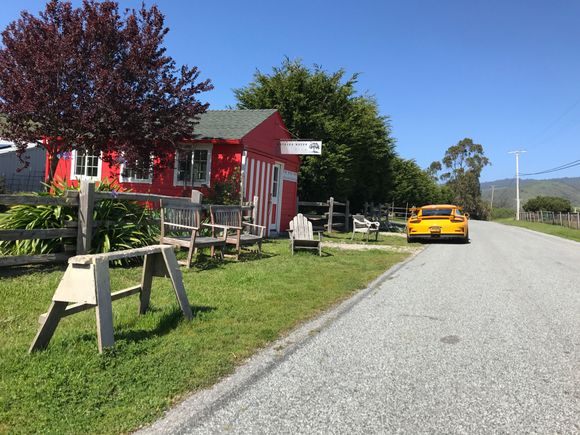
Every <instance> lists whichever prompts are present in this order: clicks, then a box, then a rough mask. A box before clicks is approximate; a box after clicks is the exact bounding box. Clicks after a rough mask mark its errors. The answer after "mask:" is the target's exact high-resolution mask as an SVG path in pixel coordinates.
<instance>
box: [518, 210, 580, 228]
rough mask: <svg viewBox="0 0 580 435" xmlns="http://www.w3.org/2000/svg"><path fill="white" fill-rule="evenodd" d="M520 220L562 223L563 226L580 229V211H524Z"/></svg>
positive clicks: (553, 223)
mask: <svg viewBox="0 0 580 435" xmlns="http://www.w3.org/2000/svg"><path fill="white" fill-rule="evenodd" d="M520 220H522V221H528V222H541V223H545V224H552V225H560V226H563V227H568V228H574V229H577V230H580V212H576V213H556V212H553V211H538V212H531V211H522V212H520Z"/></svg>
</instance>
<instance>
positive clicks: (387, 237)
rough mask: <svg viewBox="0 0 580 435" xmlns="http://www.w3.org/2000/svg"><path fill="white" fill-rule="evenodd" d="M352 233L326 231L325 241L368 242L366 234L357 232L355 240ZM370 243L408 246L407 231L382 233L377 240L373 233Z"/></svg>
mask: <svg viewBox="0 0 580 435" xmlns="http://www.w3.org/2000/svg"><path fill="white" fill-rule="evenodd" d="M351 237H352V232H351V233H337V232H333V233H331V234H328V233H324V234H323V235H322V241H323V242H332V243H363V244H367V239H366V234H362V233H356V235H355V236H354V240H351V239H350V238H351ZM368 244H369V245H389V246H408V244H407V238H406V237H405V233H380V234H379V239H378V240H377V241H375V235H374V234H371V235H370V237H369V241H368Z"/></svg>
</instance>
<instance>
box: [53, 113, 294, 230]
mask: <svg viewBox="0 0 580 435" xmlns="http://www.w3.org/2000/svg"><path fill="white" fill-rule="evenodd" d="M288 139H290V134H289V133H288V130H287V129H286V127H285V126H284V121H283V120H282V118H281V116H280V114H279V113H278V111H277V110H275V109H266V110H210V111H208V112H206V113H204V114H203V115H201V117H200V120H199V123H198V124H197V125H195V128H194V133H193V134H192V136H191V137H189V138H184V139H183V141H182V142H181V143H180V144H179V146H178V151H177V152H176V153H175V156H174V159H173V160H174V162H175V164H174V165H173V167H168V168H161V167H157V166H154V167H153V168H152V169H151V171H149V172H147V171H143V172H138V171H131V170H128V169H126V168H124V167H123V165H120V166H110V165H108V164H107V163H105V162H103V161H102V160H101V159H100V158H99V156H98V155H89V154H87V153H82V152H76V151H73V152H72V153H71V155H70V157H69V158H68V159H61V160H60V162H59V164H58V167H57V171H56V174H55V175H56V177H58V178H61V179H67V180H71V181H70V183H71V184H76V183H77V182H78V180H81V179H89V180H95V181H99V180H103V179H106V178H108V179H116V180H118V181H119V182H120V183H121V185H123V186H124V187H126V188H129V189H131V190H132V191H134V192H146V193H154V194H162V195H171V196H187V197H189V196H190V195H191V191H192V189H196V190H200V191H201V192H203V193H205V194H207V193H208V192H209V190H210V189H211V188H212V186H213V185H215V183H219V182H223V181H225V180H228V179H230V180H231V179H235V174H236V171H239V174H240V177H239V178H240V184H241V186H240V189H241V192H242V197H243V199H244V200H245V201H252V199H253V197H254V196H258V198H259V201H258V214H257V216H258V219H257V223H258V224H260V225H265V226H267V227H268V234H275V233H278V232H280V231H285V230H286V229H287V228H288V223H289V221H290V220H291V219H292V217H293V216H294V215H295V214H296V197H297V188H298V171H299V167H300V157H299V156H297V155H288V154H281V153H280V140H288ZM46 167H47V168H49V167H50V165H49V164H47V165H46Z"/></svg>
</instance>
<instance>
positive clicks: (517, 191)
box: [508, 150, 526, 221]
mask: <svg viewBox="0 0 580 435" xmlns="http://www.w3.org/2000/svg"><path fill="white" fill-rule="evenodd" d="M525 152H526V151H525V150H517V151H509V153H508V154H515V155H516V220H517V221H519V220H520V154H522V153H525Z"/></svg>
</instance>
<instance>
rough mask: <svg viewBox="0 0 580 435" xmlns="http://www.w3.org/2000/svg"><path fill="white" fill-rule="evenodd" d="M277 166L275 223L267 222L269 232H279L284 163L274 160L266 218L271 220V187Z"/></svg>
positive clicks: (272, 203) (272, 204) (272, 202)
mask: <svg viewBox="0 0 580 435" xmlns="http://www.w3.org/2000/svg"><path fill="white" fill-rule="evenodd" d="M275 167H278V192H276V220H275V223H274V224H272V223H271V222H268V228H269V232H270V233H272V232H275V233H279V232H280V216H281V213H280V212H281V210H282V192H283V191H284V179H283V178H284V177H283V174H284V163H280V162H274V165H273V166H272V179H271V181H270V183H272V184H271V185H270V192H271V195H272V198H271V200H270V213H268V216H269V217H268V220H271V216H272V208H274V201H273V193H274V192H273V189H272V188H273V187H274V172H275V170H274V168H275Z"/></svg>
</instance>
